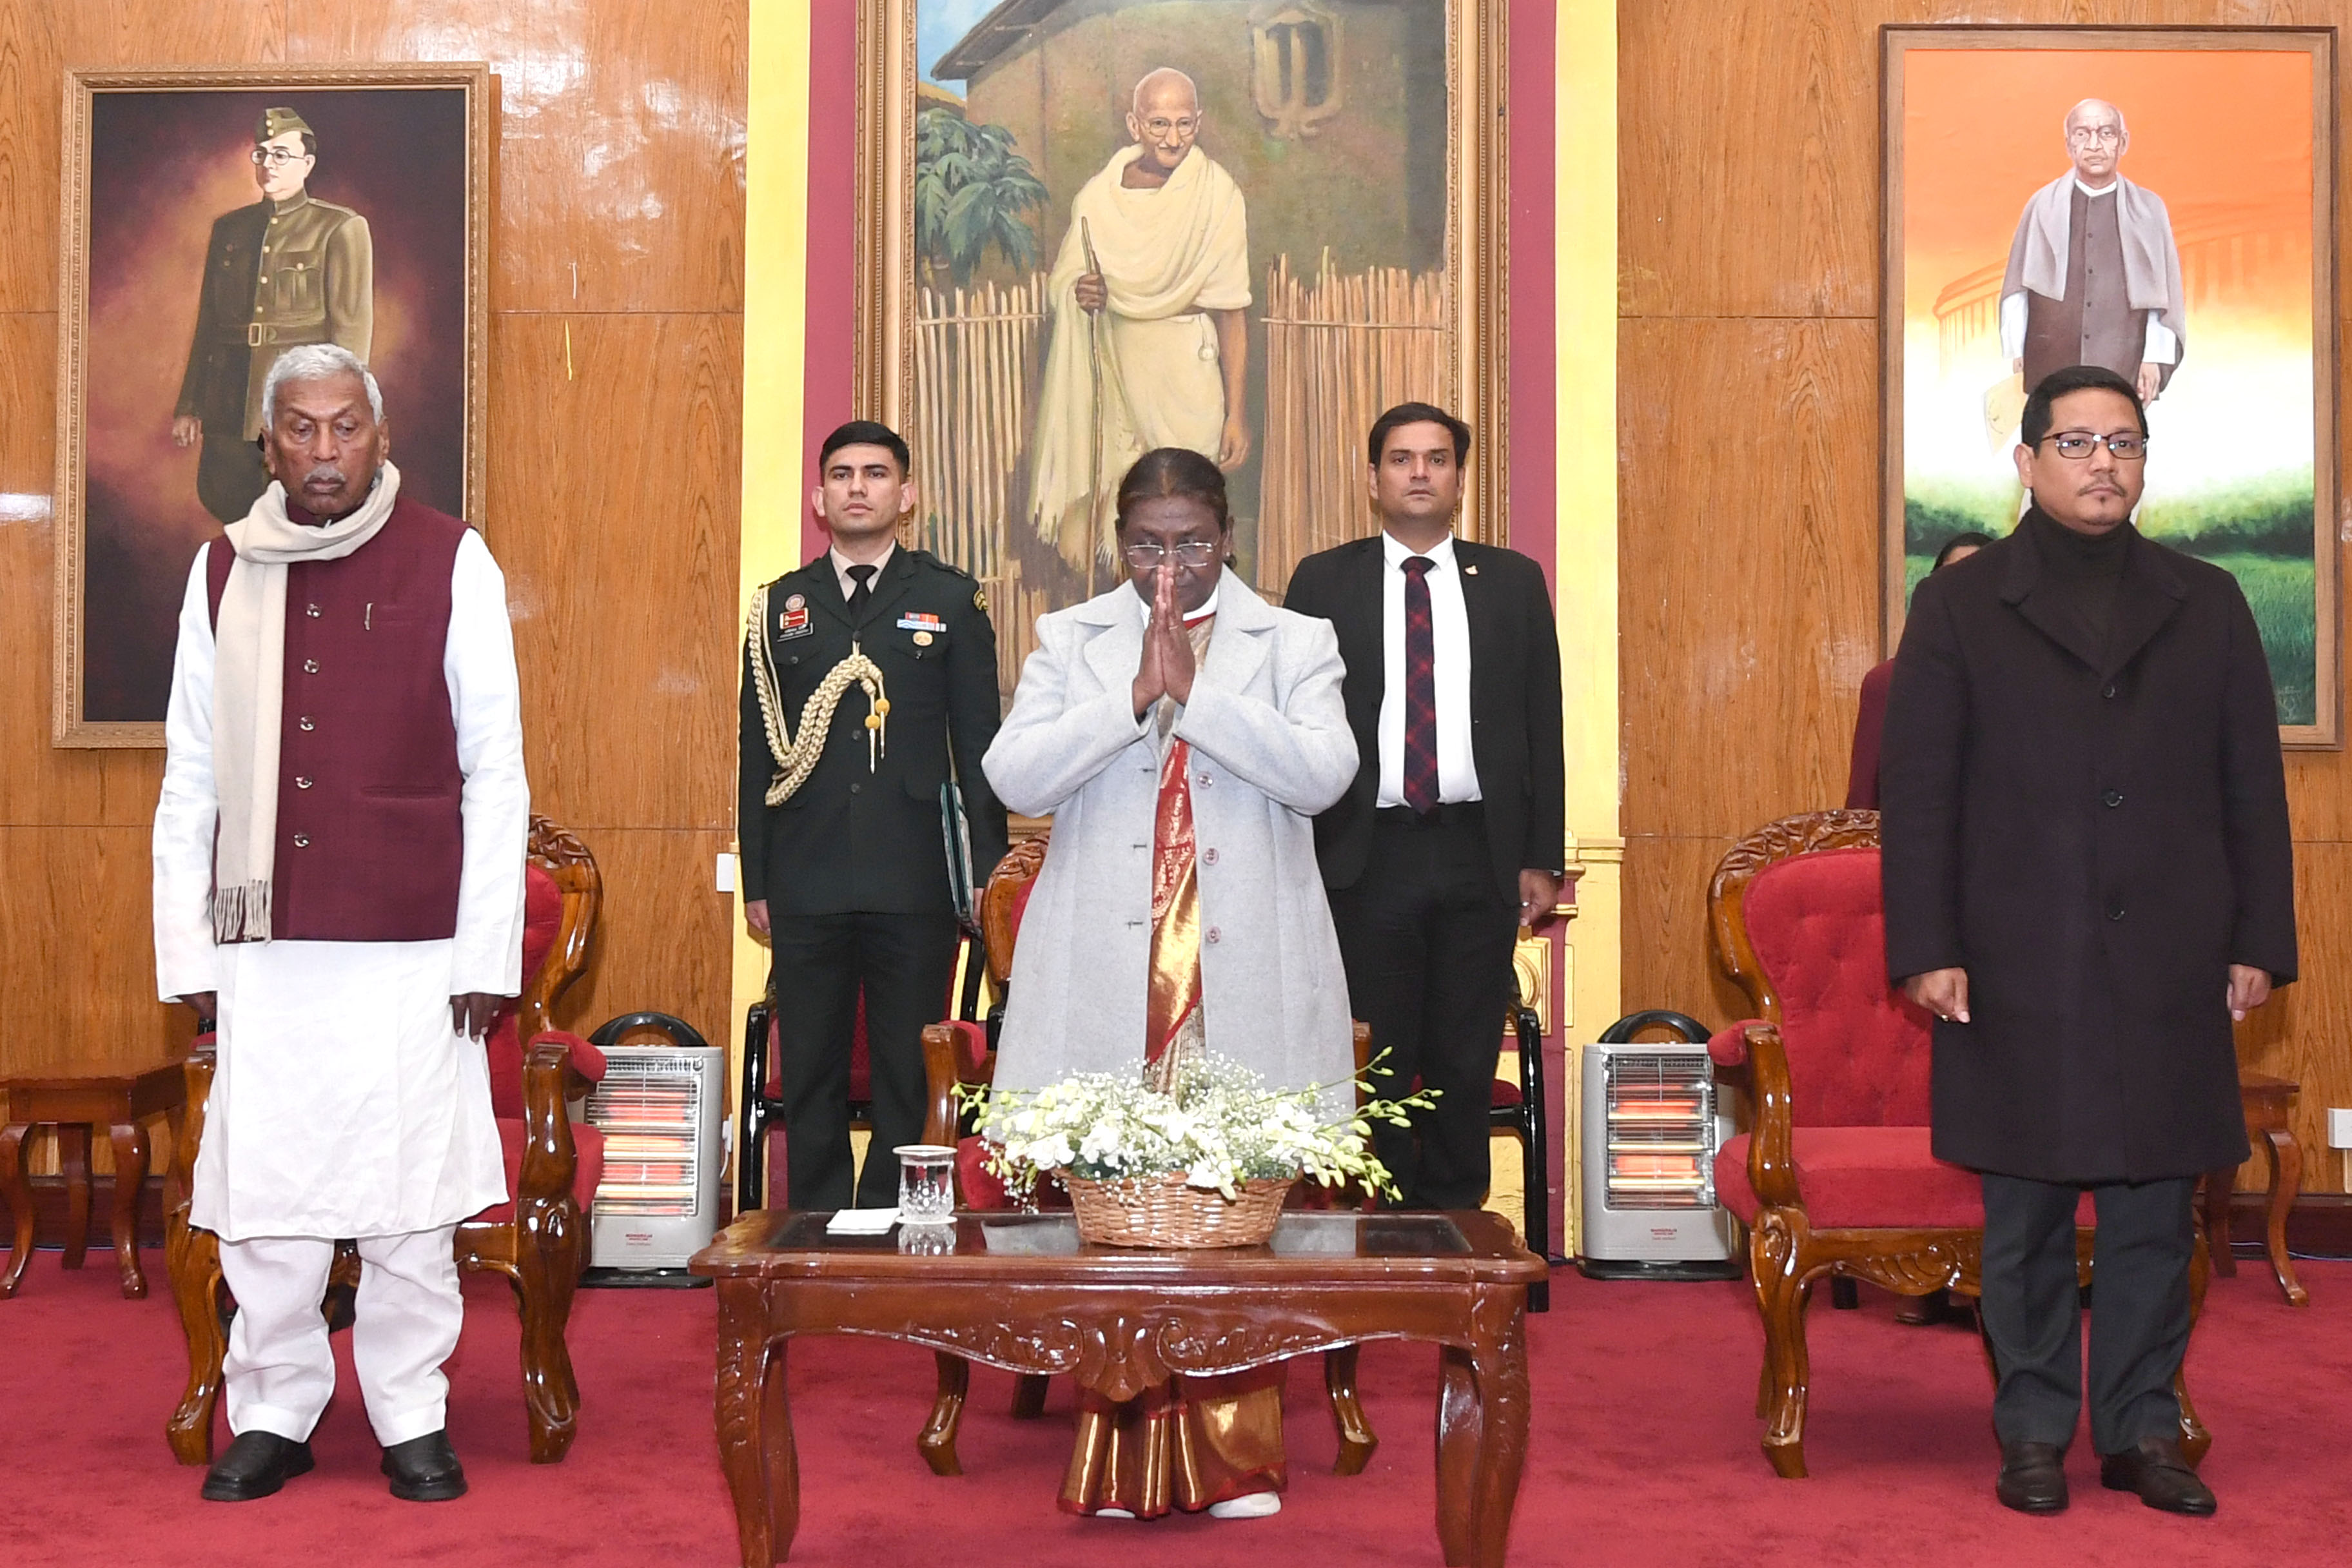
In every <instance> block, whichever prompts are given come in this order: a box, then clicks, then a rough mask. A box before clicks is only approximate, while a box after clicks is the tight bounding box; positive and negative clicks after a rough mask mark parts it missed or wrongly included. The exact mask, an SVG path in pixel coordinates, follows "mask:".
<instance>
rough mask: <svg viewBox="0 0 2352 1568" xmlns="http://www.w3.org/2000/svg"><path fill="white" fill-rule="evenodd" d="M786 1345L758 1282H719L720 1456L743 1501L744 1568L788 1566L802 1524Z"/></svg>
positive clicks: (738, 1528)
mask: <svg viewBox="0 0 2352 1568" xmlns="http://www.w3.org/2000/svg"><path fill="white" fill-rule="evenodd" d="M787 1343H789V1342H788V1341H785V1340H770V1339H769V1338H768V1326H767V1302H766V1300H765V1299H764V1295H763V1292H762V1291H761V1286H760V1283H759V1282H758V1281H757V1280H751V1279H740V1280H739V1279H721V1280H720V1281H719V1395H718V1409H719V1463H720V1465H721V1466H722V1467H723V1468H725V1470H726V1472H727V1489H728V1490H729V1491H730V1492H731V1493H733V1494H734V1498H735V1534H736V1539H737V1540H738V1541H739V1542H740V1543H741V1547H742V1553H743V1568H767V1565H768V1564H769V1563H782V1561H784V1559H785V1558H786V1557H787V1556H788V1555H790V1553H791V1552H792V1549H793V1534H794V1533H795V1532H796V1531H798V1530H799V1529H800V1522H801V1468H800V1455H799V1452H798V1451H797V1450H796V1449H795V1448H794V1447H793V1415H792V1406H791V1404H790V1402H789V1400H788V1399H787V1397H786V1395H785V1392H784V1361H785V1356H784V1350H785V1346H786V1345H787Z"/></svg>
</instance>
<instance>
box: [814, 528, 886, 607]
mask: <svg viewBox="0 0 2352 1568" xmlns="http://www.w3.org/2000/svg"><path fill="white" fill-rule="evenodd" d="M897 553H898V541H897V540H895V539H894V540H892V541H891V542H889V543H888V544H887V545H886V546H885V547H884V548H883V551H882V553H881V554H879V555H877V556H876V557H875V558H874V559H873V560H871V561H866V562H858V561H852V560H851V559H850V558H849V557H848V556H846V555H844V554H843V553H842V552H841V546H840V545H838V544H836V545H835V546H834V547H833V548H831V549H830V550H827V551H826V552H824V554H825V559H826V560H827V561H829V562H831V563H832V564H833V580H834V581H835V582H836V583H838V584H841V602H842V603H843V604H847V603H849V595H852V594H855V593H856V592H857V579H856V578H855V577H852V576H851V575H850V574H849V569H850V568H851V567H852V566H859V565H865V566H871V567H873V568H874V575H872V576H871V577H868V578H867V579H866V582H867V583H869V584H873V585H875V586H877V587H879V586H880V585H881V583H882V569H883V568H884V567H886V566H887V565H889V564H890V557H892V556H893V555H896V554H897Z"/></svg>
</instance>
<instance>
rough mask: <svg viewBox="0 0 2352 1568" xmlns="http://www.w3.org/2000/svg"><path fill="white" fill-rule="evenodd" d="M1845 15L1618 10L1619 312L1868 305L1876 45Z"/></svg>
mask: <svg viewBox="0 0 2352 1568" xmlns="http://www.w3.org/2000/svg"><path fill="white" fill-rule="evenodd" d="M1857 9H1858V7H1857V6H1856V5H1854V4H1853V0H1761V3H1759V0H1746V3H1738V0H1735V3H1732V4H1725V3H1724V0H1621V4H1620V5H1618V7H1617V28H1618V41H1617V60H1618V86H1617V101H1618V103H1619V104H1620V105H1621V106H1622V108H1621V110H1620V114H1621V120H1622V124H1621V129H1620V132H1619V135H1618V142H1617V145H1618V155H1617V192H1618V195H1617V202H1618V206H1617V213H1618V216H1617V234H1618V245H1619V257H1618V275H1619V279H1620V290H1619V297H1620V300H1621V304H1622V310H1624V312H1625V313H1626V314H1627V315H1633V316H1651V315H1753V316H1866V315H1870V314H1872V313H1873V312H1874V311H1875V310H1877V308H1878V303H1877V302H1878V64H1877V60H1878V55H1877V50H1878V39H1877V35H1876V33H1875V31H1874V26H1873V25H1864V24H1860V23H1859V21H1858V18H1857V17H1856V16H1855V15H1854V13H1855V11H1856V10H1857ZM1878 9H1884V7H1878ZM1734 215H1736V217H1735V216H1734Z"/></svg>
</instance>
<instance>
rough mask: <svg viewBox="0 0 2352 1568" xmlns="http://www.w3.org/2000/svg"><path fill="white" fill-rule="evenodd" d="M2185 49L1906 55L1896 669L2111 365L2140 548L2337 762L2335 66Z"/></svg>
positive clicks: (2054, 46)
mask: <svg viewBox="0 0 2352 1568" xmlns="http://www.w3.org/2000/svg"><path fill="white" fill-rule="evenodd" d="M2190 32H2191V33H2192V34H2194V35H2195V36H2193V37H2187V36H2184V34H2183V33H2182V32H2181V31H2180V30H2177V29H2147V30H2136V29H2132V28H2097V29H2071V28H2032V29H2001V28H1975V27H1964V28H1927V29H1917V30H1914V29H1908V28H1902V27H1895V28H1890V29H1888V30H1887V33H1886V35H1885V37H1886V46H1885V47H1886V57H1885V67H1886V92H1887V97H1886V104H1885V134H1886V137H1887V156H1886V158H1885V171H1886V174H1885V177H1886V181H1887V187H1886V215H1887V225H1888V227H1887V234H1886V247H1885V258H1886V276H1885V291H1884V294H1883V296H1882V297H1883V299H1884V301H1885V318H1886V319H1885V338H1884V341H1885V345H1886V354H1887V364H1886V375H1885V382H1884V386H1885V396H1886V400H1887V407H1886V414H1885V419H1886V426H1885V427H1886V437H1887V439H1886V458H1887V468H1886V474H1885V536H1884V537H1885V561H1886V578H1885V607H1886V625H1885V637H1886V639H1887V640H1886V643H1885V646H1886V647H1892V646H1893V643H1894V639H1895V637H1896V636H1898V635H1899V633H1900V630H1901V626H1902V622H1903V615H1904V610H1905V607H1906V603H1907V601H1908V598H1909V590H1910V588H1911V586H1912V585H1913V584H1916V582H1917V581H1918V579H1919V578H1920V577H1921V576H1922V575H1924V574H1926V572H1927V567H1928V564H1929V563H1930V562H1931V561H1932V560H1933V558H1934V556H1935V554H1936V552H1937V550H1938V549H1940V548H1941V547H1942V546H1943V544H1944V542H1945V541H1947V540H1948V539H1949V538H1951V537H1952V536H1953V535H1954V534H1956V533H1959V532H1962V531H1977V532H1983V533H1990V534H1992V535H1994V536H1995V537H1999V536H2000V535H2002V534H2005V533H2007V532H2008V531H2010V529H2011V527H2012V526H2014V525H2015V522H2016V521H2017V517H2018V513H2019V510H2020V507H2021V503H2022V491H2021V488H2020V486H2019V483H2018V479H2017V471H2016V468H2015V465H2014V463H2013V462H2012V461H2011V456H2010V454H2011V450H2012V448H2013V447H2015V445H2016V441H2017V426H2018V416H2019V415H2020V414H2021V412H2022V411H2023V408H2024V405H2025V396H2026V393H2027V391H2028V390H2029V389H2030V388H2031V387H2032V386H2033V385H2034V384H2036V383H2037V382H2039V381H2040V380H2041V379H2042V377H2043V376H2045V375H2047V374H2050V373H2051V372H2052V371H2053V370H2057V369H2060V368H2063V367H2064V366H2066V365H2071V364H2097V365H2104V366H2105V367H2106V368H2107V369H2109V370H2113V371H2115V372H2116V373H2117V374H2120V375H2123V376H2125V377H2126V378H2127V379H2130V380H2132V381H2133V382H2134V383H2135V384H2137V387H2138V389H2139V391H2140V393H2141V395H2142V396H2143V398H2145V399H2146V400H2147V409H2148V430H2149V448H2148V449H2149V453H2150V458H2149V464H2148V469H2147V492H2146V494H2145V496H2144V497H2143V499H2142V500H2141V503H2140V507H2139V510H2138V512H2137V514H2136V516H2135V518H2134V521H2135V523H2136V524H2137V527H2138V528H2139V530H2140V531H2141V532H2143V533H2145V534H2147V536H2148V537H2150V538H2152V539H2156V540H2158V541H2160V542H2163V543H2165V544H2168V545H2170V546H2172V547H2173V548H2175V549H2179V550H2182V551H2186V552H2189V554H2192V555H2195V556H2198V557H2200V558H2201V559H2204V560H2207V561H2210V562H2212V563H2215V564H2217V565H2220V566H2222V567H2224V568H2226V569H2227V570H2228V571H2229V572H2230V573H2231V574H2232V575H2234V576H2235V577H2236V578H2237V579H2238V582H2239V584H2240V585H2241V586H2242V588H2243V589H2244V590H2245V594H2246V599H2247V602H2248V603H2249V604H2250V605H2252V607H2253V611H2254V618H2255V621H2256V624H2257V626H2259V627H2260V629H2261V632H2262V637H2263V650H2264V652H2265V653H2266V654H2267V655H2268V656H2269V661H2270V667H2271V681H2272V685H2273V688H2274V689H2275V691H2276V694H2277V698H2278V710H2279V722H2280V725H2281V730H2282V734H2283V737H2284V740H2285V742H2287V743H2288V744H2303V745H2329V744H2333V743H2334V742H2335V741H2336V735H2337V723H2338V713H2337V708H2338V700H2337V687H2338V681H2337V678H2336V666H2337V653H2338V650H2337V647H2336V619H2337V617H2336V549H2335V547H2334V542H2333V538H2332V530H2330V529H2329V528H2328V527H2327V521H2328V520H2329V519H2331V518H2332V517H2333V516H2334V515H2335V509H2336V501H2335V496H2336V452H2335V429H2336V415H2335V398H2336V386H2335V372H2334V342H2335V335H2336V333H2335V324H2334V310H2335V281H2334V278H2335V261H2336V257H2335V242H2334V227H2333V223H2332V214H2331V212H2330V211H2329V203H2330V201H2331V199H2332V192H2333V189H2334V174H2333V171H2332V168H2331V163H2332V160H2333V155H2334V146H2335V129H2334V123H2333V121H2334V107H2335V106H2334V97H2333V83H2334V80H2335V76H2334V68H2333V65H2332V63H2331V59H2332V53H2333V42H2332V37H2331V36H2329V35H2326V34H2322V33H2317V32H2291V31H2285V30H2280V31H2267V30H2265V31H2258V32H2245V31H2236V30H2231V29H2192V30H2190ZM1877 653H1878V649H1876V648H1862V649H1857V650H1856V657H1857V658H1858V659H1863V660H1864V662H1866V660H1867V658H1875V657H1876V656H1877ZM1856 674H1857V678H1858V676H1859V671H1858V670H1857V672H1856Z"/></svg>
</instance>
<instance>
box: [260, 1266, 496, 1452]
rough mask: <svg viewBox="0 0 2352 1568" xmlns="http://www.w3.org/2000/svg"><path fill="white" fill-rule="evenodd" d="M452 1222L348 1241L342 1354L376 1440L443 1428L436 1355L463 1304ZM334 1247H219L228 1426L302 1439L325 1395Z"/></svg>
mask: <svg viewBox="0 0 2352 1568" xmlns="http://www.w3.org/2000/svg"><path fill="white" fill-rule="evenodd" d="M456 1230H457V1227H456V1226H441V1227H439V1228H437V1229H434V1230H417V1231H409V1232H407V1233H405V1234H404V1235H399V1236H363V1237H360V1238H359V1251H360V1288H359V1299H358V1300H357V1302H356V1303H355V1307H354V1313H353V1321H352V1364H353V1366H354V1367H355V1368H356V1369H357V1371H358V1373H359V1379H360V1394H361V1395H362V1397H363V1398H364V1399H365V1400H366V1402H367V1413H368V1424H369V1425H370V1426H373V1427H374V1428H375V1436H376V1441H377V1442H379V1443H381V1444H383V1446H384V1447H387V1448H388V1447H392V1446H393V1445H394V1444H395V1443H405V1442H407V1441H408V1440H409V1439H410V1438H412V1437H422V1436H425V1435H426V1434H428V1433H432V1432H437V1431H439V1430H441V1429H442V1427H444V1426H446V1425H447V1424H448V1422H447V1407H448V1397H449V1380H448V1378H447V1377H446V1376H444V1375H443V1373H442V1371H441V1363H443V1362H445V1361H447V1360H448V1359H449V1354H450V1352H452V1351H454V1350H456V1349H457V1332H458V1330H459V1329H460V1328H462V1327H463V1326H464V1324H465V1319H466V1309H465V1301H464V1299H463V1297H462V1296H461V1295H460V1294H459V1292H458V1289H457V1259H456V1257H455V1256H454V1254H453V1253H452V1251H451V1244H452V1241H453V1238H454V1237H455V1233H456ZM334 1256H335V1244H334V1243H333V1242H331V1241H321V1240H318V1239H315V1238H313V1237H255V1238H254V1239H252V1240H250V1241H227V1240H224V1241H223V1242H222V1243H221V1244H220V1257H221V1277H222V1278H223V1279H225V1280H226V1282H227V1284H228V1288H229V1290H230V1291H231V1293H232V1294H234V1295H235V1296H236V1309H237V1310H236V1321H234V1322H232V1323H231V1324H230V1325H229V1331H228V1353H227V1355H226V1357H225V1358H224V1359H223V1361H222V1363H221V1371H222V1373H224V1375H225V1381H226V1384H227V1393H228V1426H229V1430H230V1431H232V1432H237V1433H244V1432H254V1431H260V1432H274V1433H276V1434H277V1435H278V1436H280V1437H285V1438H288V1439H289V1440H291V1441H293V1442H297V1443H299V1442H305V1441H308V1440H309V1438H310V1429H311V1428H312V1427H313V1426H317V1425H318V1424H319V1417H320V1415H321V1414H322V1413H324V1412H325V1410H326V1408H327V1399H328V1396H329V1395H331V1394H333V1393H334V1392H335V1357H334V1352H333V1351H332V1350H331V1348H330V1347H329V1345H328V1342H327V1321H326V1319H325V1318H324V1317H322V1316H321V1315H320V1311H319V1303H320V1299H321V1298H322V1297H323V1296H325V1294H326V1290H327V1274H328V1270H329V1268H330V1267H331V1265H332V1264H333V1262H334Z"/></svg>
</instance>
